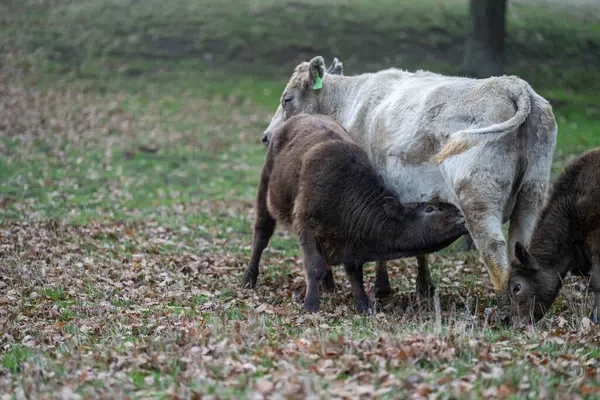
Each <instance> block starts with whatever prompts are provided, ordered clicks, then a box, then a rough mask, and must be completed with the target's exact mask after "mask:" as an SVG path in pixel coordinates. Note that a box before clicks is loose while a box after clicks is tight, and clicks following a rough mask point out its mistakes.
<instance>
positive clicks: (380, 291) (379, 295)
mask: <svg viewBox="0 0 600 400" xmlns="http://www.w3.org/2000/svg"><path fill="white" fill-rule="evenodd" d="M373 291H374V294H375V298H376V299H385V298H386V297H390V296H391V295H392V293H393V292H392V288H391V286H390V283H389V282H386V283H378V282H377V281H376V282H375V287H374V290H373Z"/></svg>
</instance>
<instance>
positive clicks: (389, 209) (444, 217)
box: [384, 197, 468, 252]
mask: <svg viewBox="0 0 600 400" xmlns="http://www.w3.org/2000/svg"><path fill="white" fill-rule="evenodd" d="M384 207H385V211H386V213H387V214H388V215H390V216H392V217H393V216H395V217H396V218H398V219H401V220H402V222H403V227H404V231H405V232H406V234H407V235H409V236H410V241H415V242H416V245H417V246H418V247H419V248H420V249H422V250H428V251H432V252H433V251H437V250H440V249H442V248H444V247H446V246H448V245H450V244H451V243H452V242H453V241H455V240H456V239H458V238H459V237H460V236H462V235H464V234H466V233H468V230H467V228H466V226H465V219H464V216H463V215H462V213H461V212H460V210H459V209H458V208H457V207H456V206H454V205H452V204H450V203H441V202H437V203H409V204H406V205H404V206H403V205H401V204H400V203H399V202H398V200H397V199H395V198H393V197H386V203H385V205H384ZM403 240H409V239H403Z"/></svg>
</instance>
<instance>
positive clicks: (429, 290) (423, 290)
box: [417, 255, 435, 298]
mask: <svg viewBox="0 0 600 400" xmlns="http://www.w3.org/2000/svg"><path fill="white" fill-rule="evenodd" d="M417 265H418V272H417V293H418V294H419V295H420V296H422V297H425V298H431V297H433V294H434V293H435V285H434V284H433V280H432V279H431V274H430V273H429V265H428V263H427V255H422V256H418V257H417Z"/></svg>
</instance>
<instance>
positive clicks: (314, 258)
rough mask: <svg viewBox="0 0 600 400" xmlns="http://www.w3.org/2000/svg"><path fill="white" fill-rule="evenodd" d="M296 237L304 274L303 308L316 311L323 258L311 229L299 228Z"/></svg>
mask: <svg viewBox="0 0 600 400" xmlns="http://www.w3.org/2000/svg"><path fill="white" fill-rule="evenodd" d="M298 237H299V240H300V249H301V250H302V258H303V260H304V273H305V275H306V296H305V297H304V309H305V310H307V311H311V312H317V311H318V310H319V282H321V280H322V279H323V278H324V277H325V274H326V269H327V267H326V265H325V259H324V258H323V255H322V254H321V252H320V251H319V246H318V244H317V238H316V236H315V233H314V231H313V230H311V229H300V230H299V234H298Z"/></svg>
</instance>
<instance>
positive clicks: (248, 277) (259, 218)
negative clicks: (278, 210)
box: [243, 182, 276, 289]
mask: <svg viewBox="0 0 600 400" xmlns="http://www.w3.org/2000/svg"><path fill="white" fill-rule="evenodd" d="M263 186H265V188H264V190H261V189H262V187H263ZM266 197H267V193H266V185H263V184H262V182H261V185H260V186H259V191H258V195H257V203H256V221H255V223H254V233H253V237H252V254H251V255H250V263H249V264H248V267H247V268H246V274H245V275H244V281H243V284H244V287H246V288H251V289H254V288H255V287H256V279H257V277H258V264H259V262H260V257H261V256H262V253H263V251H264V250H265V248H266V247H267V245H268V244H269V240H271V236H273V232H275V225H276V222H275V219H274V218H273V217H272V216H271V214H269V210H268V209H267V199H266Z"/></svg>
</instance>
